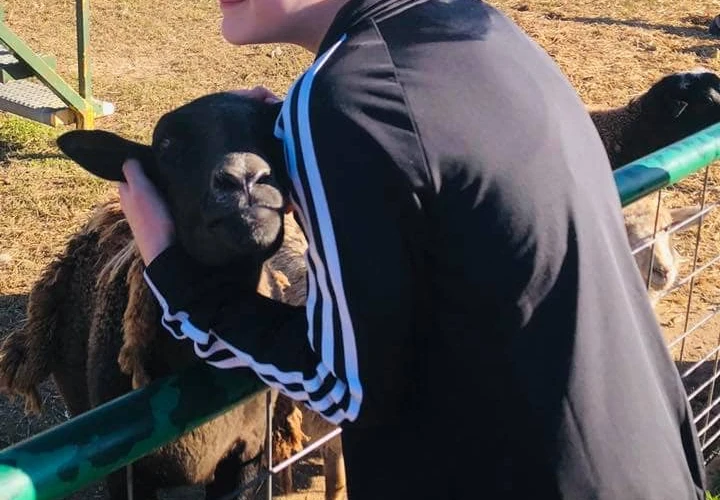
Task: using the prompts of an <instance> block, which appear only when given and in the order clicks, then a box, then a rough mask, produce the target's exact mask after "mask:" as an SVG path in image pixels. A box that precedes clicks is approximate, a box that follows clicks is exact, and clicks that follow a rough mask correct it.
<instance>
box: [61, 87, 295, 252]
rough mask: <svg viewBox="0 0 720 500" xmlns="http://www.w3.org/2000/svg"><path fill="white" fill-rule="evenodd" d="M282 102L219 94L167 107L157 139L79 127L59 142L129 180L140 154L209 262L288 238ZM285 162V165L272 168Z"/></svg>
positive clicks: (191, 246) (185, 234) (91, 166)
mask: <svg viewBox="0 0 720 500" xmlns="http://www.w3.org/2000/svg"><path fill="white" fill-rule="evenodd" d="M278 111H279V105H269V104H265V103H262V102H260V101H257V100H254V99H250V98H247V97H242V96H239V95H236V94H230V93H219V94H211V95H208V96H205V97H201V98H199V99H196V100H195V101H192V102H190V103H188V104H186V105H184V106H182V107H180V108H177V109H175V110H174V111H171V112H169V113H167V114H166V115H164V116H163V117H162V118H161V119H160V121H159V122H158V124H157V126H156V127H155V131H154V133H153V142H152V146H148V145H144V144H140V143H137V142H133V141H129V140H127V139H124V138H122V137H120V136H118V135H117V134H113V133H111V132H105V131H101V130H89V131H88V130H74V131H72V132H67V133H65V134H63V135H62V136H60V137H59V138H58V145H59V146H60V149H62V150H63V151H64V152H65V153H66V154H67V155H68V156H69V157H70V158H72V159H73V160H75V161H76V162H77V163H78V164H80V165H81V166H82V167H84V168H85V169H87V170H89V171H90V172H92V173H94V174H96V175H98V176H100V177H102V178H104V179H108V180H115V181H122V180H124V178H123V175H122V164H123V162H124V161H125V159H127V158H129V157H132V158H137V159H139V160H140V162H141V164H142V166H143V170H144V171H145V173H146V174H147V176H148V177H149V178H150V179H151V180H152V181H153V183H154V184H155V185H156V186H157V188H158V189H159V191H160V192H161V193H162V195H163V196H164V198H165V200H166V201H167V203H168V205H169V207H170V211H171V213H172V216H173V218H174V220H175V225H176V229H177V234H178V238H179V240H180V243H181V244H182V245H183V247H184V248H185V250H186V251H187V252H188V253H189V254H190V255H192V256H193V257H194V258H195V259H197V260H199V261H200V262H202V263H204V264H206V265H212V266H223V265H228V264H233V263H237V262H246V261H247V260H248V259H250V260H252V261H255V262H259V261H261V260H264V259H265V258H267V257H269V256H270V255H271V254H272V253H273V252H274V251H275V250H277V248H278V247H279V246H280V244H281V242H282V237H283V233H282V228H283V213H284V209H285V199H284V196H283V192H282V190H281V189H280V184H279V183H278V182H277V178H276V175H277V174H279V173H282V171H283V167H282V163H281V162H282V149H281V144H280V142H279V141H277V140H276V139H275V138H274V137H273V129H274V123H275V118H276V116H277V113H278ZM271 165H277V166H278V167H279V168H277V169H276V170H277V171H275V172H274V171H273V169H271Z"/></svg>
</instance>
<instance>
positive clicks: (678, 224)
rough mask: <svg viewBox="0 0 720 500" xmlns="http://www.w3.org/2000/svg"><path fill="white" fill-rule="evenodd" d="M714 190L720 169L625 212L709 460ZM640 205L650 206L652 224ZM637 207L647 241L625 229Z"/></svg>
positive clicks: (718, 248) (714, 360) (718, 253)
mask: <svg viewBox="0 0 720 500" xmlns="http://www.w3.org/2000/svg"><path fill="white" fill-rule="evenodd" d="M719 189H720V170H719V169H718V168H717V166H716V165H715V164H713V165H710V166H708V167H706V168H703V169H702V170H700V171H698V172H696V173H694V174H692V175H690V176H689V177H686V178H685V179H683V180H682V181H680V182H678V183H677V184H675V185H673V186H671V187H667V188H664V189H661V190H659V191H657V192H655V193H652V194H650V195H648V196H646V197H645V198H642V199H641V200H639V201H638V202H635V203H632V204H630V205H628V206H626V208H625V209H624V210H625V216H626V227H627V228H628V233H629V237H630V241H631V245H632V247H633V254H634V255H635V258H636V261H637V263H638V267H639V269H640V271H641V273H642V276H643V279H644V280H645V282H646V284H647V288H648V292H649V295H650V297H651V300H652V301H653V304H654V308H655V312H656V315H657V318H658V321H659V322H660V325H661V326H662V329H663V334H664V336H665V341H666V343H667V345H668V348H669V349H670V353H671V355H672V358H673V360H674V361H675V363H676V366H677V368H678V371H679V372H680V375H681V377H682V380H683V383H684V385H685V388H686V391H687V392H688V397H689V400H690V404H691V407H692V410H693V413H694V419H695V424H696V426H697V429H698V433H699V436H700V441H701V445H702V449H703V453H704V456H705V459H706V461H709V460H710V459H712V458H713V457H714V456H715V455H717V454H718V451H720V439H718V438H719V437H720V387H718V376H719V374H720V370H719V369H718V368H719V366H718V363H719V361H720V356H719V354H720V317H719V316H720V315H718V312H719V311H720V286H718V283H720V212H719V211H718V209H717V208H718V207H717V202H718V190H719ZM643 205H644V209H645V210H647V208H648V207H652V209H653V210H652V215H651V216H650V217H648V215H647V213H643V210H642V209H643ZM638 207H639V208H640V210H639V212H640V213H643V217H644V218H645V219H644V221H645V227H644V229H645V234H638V233H642V232H641V231H639V226H641V225H642V221H640V222H637V221H636V222H637V224H636V225H635V226H633V225H632V224H630V223H629V222H628V221H629V219H630V218H632V217H633V216H637V214H638ZM641 218H642V217H641ZM634 230H635V231H636V233H635V234H633V231H634Z"/></svg>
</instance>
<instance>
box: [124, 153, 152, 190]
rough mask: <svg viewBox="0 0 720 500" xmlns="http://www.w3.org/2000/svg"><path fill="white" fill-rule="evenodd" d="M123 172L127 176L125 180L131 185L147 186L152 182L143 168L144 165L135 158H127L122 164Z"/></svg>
mask: <svg viewBox="0 0 720 500" xmlns="http://www.w3.org/2000/svg"><path fill="white" fill-rule="evenodd" d="M122 172H123V175H124V176H125V180H126V181H127V183H128V184H130V185H131V186H146V185H147V184H150V181H149V180H148V178H147V176H146V175H145V172H144V171H143V169H142V165H140V162H139V161H137V160H136V159H135V158H128V159H127V160H125V163H123V166H122Z"/></svg>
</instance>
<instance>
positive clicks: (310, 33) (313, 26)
mask: <svg viewBox="0 0 720 500" xmlns="http://www.w3.org/2000/svg"><path fill="white" fill-rule="evenodd" d="M348 1H349V0H315V1H314V2H313V3H312V4H311V5H308V6H307V7H306V8H305V9H303V11H302V12H301V13H300V14H299V15H300V16H302V17H303V19H300V22H299V23H298V25H299V26H304V27H306V29H305V30H304V31H299V32H298V33H296V34H295V37H294V40H293V42H292V43H294V44H296V45H299V46H301V47H303V48H305V49H307V50H309V51H310V52H312V53H313V54H317V52H318V50H319V49H320V44H321V43H322V41H323V38H325V35H326V34H327V32H328V30H329V29H330V25H331V24H332V22H333V20H334V19H335V16H336V15H337V13H338V12H339V11H340V9H341V8H342V7H343V6H344V5H345V4H346V3H347V2H348Z"/></svg>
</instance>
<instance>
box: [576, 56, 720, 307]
mask: <svg viewBox="0 0 720 500" xmlns="http://www.w3.org/2000/svg"><path fill="white" fill-rule="evenodd" d="M589 111H590V117H591V118H592V120H593V122H594V123H595V127H596V128H597V130H598V132H599V134H600V138H601V139H602V141H603V144H604V145H605V150H606V151H607V154H608V158H609V159H610V164H611V166H612V169H613V170H615V169H617V168H619V167H622V166H623V165H626V164H628V163H630V162H632V161H634V160H637V159H639V158H641V157H643V156H645V155H648V154H650V153H652V152H654V151H657V150H658V149H661V148H663V147H665V146H669V145H670V144H672V143H674V142H677V141H679V140H681V139H683V138H685V137H687V136H689V135H692V134H694V133H696V132H699V131H700V130H702V129H704V128H707V127H709V126H710V125H713V124H715V123H717V122H720V77H718V76H717V75H716V74H715V73H712V72H710V71H707V70H705V69H702V68H700V69H696V70H693V71H687V72H679V73H672V74H669V75H666V76H665V77H663V78H661V79H660V80H658V81H657V82H655V83H654V84H653V85H652V86H651V87H650V88H649V89H648V90H647V91H646V92H644V93H643V94H641V95H639V96H637V97H635V98H633V99H632V100H631V101H630V102H629V103H628V104H627V105H625V106H621V107H617V108H612V109H590V110H589ZM657 210H659V213H658V215H657V217H658V224H657V229H658V234H657V235H656V236H655V243H654V245H653V246H652V248H651V247H648V248H646V249H644V250H640V251H639V252H636V253H635V260H636V262H637V264H638V268H639V269H640V272H641V274H642V275H643V278H644V279H645V280H646V281H647V276H648V270H650V281H649V284H650V298H651V300H652V301H653V302H656V301H657V300H658V299H659V298H660V297H661V296H662V295H663V292H665V291H667V290H668V289H670V288H671V287H672V286H673V285H674V284H675V283H676V281H677V278H678V273H679V267H680V259H679V256H678V253H677V252H676V251H675V249H674V247H673V242H672V239H673V236H674V235H673V234H669V233H668V232H667V231H666V230H667V228H668V227H670V226H671V225H673V224H677V223H679V222H681V221H682V220H684V219H686V218H687V217H690V216H692V215H694V214H696V213H697V212H698V210H699V208H698V207H687V208H681V209H675V210H669V209H668V208H666V207H665V206H664V204H662V203H661V204H660V205H659V206H658V203H657V199H656V198H655V197H652V196H651V197H647V198H644V199H641V200H638V201H636V202H634V203H633V204H631V205H630V206H628V207H625V209H624V210H623V213H624V215H625V229H626V231H627V235H628V239H629V240H630V245H631V246H632V248H638V247H639V246H643V245H645V244H647V243H648V242H649V241H650V240H651V239H652V238H653V234H654V232H655V219H656V211H657ZM699 220H700V219H699V218H698V219H696V220H694V221H693V224H688V225H686V226H683V227H682V229H681V230H682V231H684V230H687V229H689V228H691V227H692V226H693V225H694V224H697V223H698V222H699ZM651 252H652V253H651ZM651 256H652V259H651Z"/></svg>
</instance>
